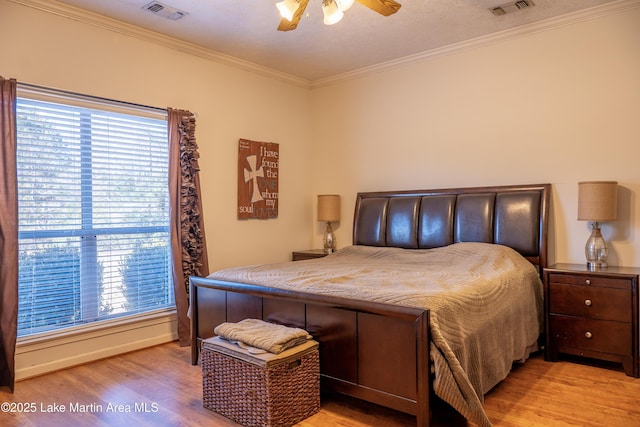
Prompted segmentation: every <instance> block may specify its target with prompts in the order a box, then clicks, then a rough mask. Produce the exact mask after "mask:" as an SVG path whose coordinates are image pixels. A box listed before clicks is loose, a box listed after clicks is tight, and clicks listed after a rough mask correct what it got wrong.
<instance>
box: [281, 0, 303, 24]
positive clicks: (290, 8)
mask: <svg viewBox="0 0 640 427" xmlns="http://www.w3.org/2000/svg"><path fill="white" fill-rule="evenodd" d="M276 7H277V8H278V11H279V12H280V16H282V17H283V18H284V19H286V20H287V21H289V22H291V20H292V19H293V15H295V13H296V12H297V11H298V8H299V7H300V3H298V1H297V0H283V1H281V2H279V3H276Z"/></svg>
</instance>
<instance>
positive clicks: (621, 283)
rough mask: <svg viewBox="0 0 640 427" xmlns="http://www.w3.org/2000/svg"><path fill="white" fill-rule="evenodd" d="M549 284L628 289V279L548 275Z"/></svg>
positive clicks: (588, 275)
mask: <svg viewBox="0 0 640 427" xmlns="http://www.w3.org/2000/svg"><path fill="white" fill-rule="evenodd" d="M549 283H562V284H566V285H583V286H597V287H605V288H617V289H627V290H628V289H629V286H630V281H629V279H620V278H613V277H603V276H596V275H590V274H587V275H575V274H549Z"/></svg>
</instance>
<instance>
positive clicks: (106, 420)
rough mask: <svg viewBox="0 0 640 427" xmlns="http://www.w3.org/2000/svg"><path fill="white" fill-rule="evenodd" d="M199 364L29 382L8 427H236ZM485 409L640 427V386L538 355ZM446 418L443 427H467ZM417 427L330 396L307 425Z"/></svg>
mask: <svg viewBox="0 0 640 427" xmlns="http://www.w3.org/2000/svg"><path fill="white" fill-rule="evenodd" d="M189 361H190V350H189V348H188V347H183V348H181V347H179V346H178V345H177V344H175V343H170V344H165V345H161V346H157V347H153V348H150V349H145V350H141V351H137V352H134V353H129V354H125V355H122V356H117V357H113V358H110V359H106V360H102V361H99V362H95V363H90V364H86V365H82V366H78V367H75V368H71V369H67V370H64V371H60V372H55V373H52V374H48V375H44V376H41V377H37V378H32V379H28V380H24V381H19V382H18V383H16V390H15V393H14V394H9V393H6V392H0V402H2V411H1V412H0V426H21V427H22V426H47V427H49V426H73V427H75V426H91V427H94V426H147V425H149V426H192V425H193V426H196V425H197V426H221V427H225V426H234V425H235V424H234V423H231V422H230V421H228V420H226V419H225V418H223V417H221V416H219V415H217V414H215V413H213V412H211V411H209V410H207V409H204V408H203V407H202V383H201V381H202V375H201V367H200V366H199V365H198V366H192V365H191V364H190V362H189ZM7 408H9V409H13V410H18V409H20V410H21V411H22V412H6V410H7ZM485 408H486V411H487V413H488V415H489V418H490V419H491V420H492V421H493V423H494V425H495V426H507V427H510V426H540V427H543V426H544V427H555V426H574V427H575V426H584V427H591V426H593V427H608V426H611V427H640V379H636V378H631V377H628V376H626V375H625V374H624V373H622V372H621V371H618V370H611V369H603V368H600V367H593V366H587V365H583V364H574V363H569V362H566V361H562V362H557V363H547V362H545V361H544V360H543V358H542V356H541V355H536V356H534V357H533V358H532V359H530V360H529V361H528V362H527V363H525V364H524V365H523V366H518V367H516V368H515V369H514V370H513V372H512V373H511V374H510V375H509V377H508V378H507V379H506V380H505V381H503V382H502V383H501V384H499V385H498V386H497V387H496V388H494V389H493V390H492V391H491V392H490V393H489V394H488V395H487V396H486V400H485ZM63 409H64V411H65V412H61V411H62V410H63ZM28 410H32V412H25V411H28ZM83 410H84V411H85V412H82V411H83ZM71 411H74V412H71ZM438 412H439V413H441V414H442V415H440V416H438V417H437V418H436V419H435V422H434V423H433V424H434V427H443V426H446V427H457V426H466V425H467V424H466V423H465V422H464V420H462V419H461V418H460V417H459V416H456V414H455V413H453V412H451V411H450V410H444V411H438ZM414 424H415V418H414V417H411V416H408V415H406V414H401V413H398V412H395V411H391V410H388V409H385V408H381V407H378V406H375V405H370V404H366V403H363V402H360V401H356V400H354V399H348V398H344V397H339V398H338V397H332V396H323V400H322V409H321V411H320V412H319V413H318V414H316V415H314V416H312V417H310V418H308V419H307V420H305V421H303V422H302V423H300V424H299V425H300V426H303V427H320V426H322V427H324V426H344V427H355V426H377V427H382V426H385V427H387V426H388V427H400V426H407V425H414Z"/></svg>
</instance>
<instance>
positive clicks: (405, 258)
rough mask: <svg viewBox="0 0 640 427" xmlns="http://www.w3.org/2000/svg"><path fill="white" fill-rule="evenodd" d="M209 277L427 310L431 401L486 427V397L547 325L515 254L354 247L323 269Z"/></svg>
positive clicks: (290, 267) (284, 266)
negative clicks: (440, 402) (440, 401)
mask: <svg viewBox="0 0 640 427" xmlns="http://www.w3.org/2000/svg"><path fill="white" fill-rule="evenodd" d="M209 277H210V278H214V279H220V280H227V281H233V282H240V283H248V284H259V285H265V286H270V287H276V288H282V289H291V290H296V291H302V292H310V293H316V294H330V295H337V296H341V297H346V298H352V299H358V300H368V301H376V302H382V303H391V304H398V305H403V306H412V307H420V308H428V309H430V329H431V340H432V342H431V358H432V361H433V366H434V370H435V379H434V383H433V388H434V391H435V393H436V394H437V395H438V396H439V397H440V398H441V399H443V400H444V401H446V402H448V403H449V404H450V405H451V406H453V407H454V408H455V409H457V410H458V411H459V412H460V413H461V414H462V415H464V416H465V417H466V418H467V419H468V420H470V421H472V422H474V423H476V424H478V425H480V426H489V425H491V423H490V421H489V419H488V418H487V416H486V414H485V412H484V409H483V408H482V402H483V398H484V394H485V393H486V392H488V391H489V390H490V389H491V388H492V387H493V386H495V385H496V384H497V383H498V382H500V381H501V380H503V379H504V378H505V377H506V376H507V375H508V373H509V372H510V370H511V366H512V363H513V362H514V361H519V360H523V359H525V358H527V357H528V356H529V353H530V351H531V350H532V349H535V348H536V345H537V339H538V336H539V334H540V332H541V330H542V324H543V323H542V322H543V320H542V319H543V314H542V313H543V312H542V283H541V281H540V278H539V276H538V273H537V272H536V269H535V268H534V267H533V265H531V264H530V263H529V262H528V261H527V260H526V259H524V258H523V257H522V256H520V255H519V254H518V253H517V252H515V251H514V250H513V249H511V248H508V247H505V246H500V245H492V244H486V243H457V244H454V245H450V246H447V247H443V248H437V249H429V250H414V249H408V250H407V249H399V248H378V247H369V246H350V247H346V248H343V249H340V250H339V251H338V252H336V253H334V254H331V255H329V256H326V257H324V258H320V259H314V260H308V261H298V262H286V263H278V264H267V265H254V266H248V267H239V268H229V269H226V270H221V271H218V272H216V273H213V274H211V275H210V276H209ZM363 279H364V280H363Z"/></svg>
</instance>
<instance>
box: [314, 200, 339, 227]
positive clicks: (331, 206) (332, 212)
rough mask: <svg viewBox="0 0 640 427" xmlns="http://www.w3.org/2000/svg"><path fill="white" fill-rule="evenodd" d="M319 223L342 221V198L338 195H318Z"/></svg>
mask: <svg viewBox="0 0 640 427" xmlns="http://www.w3.org/2000/svg"><path fill="white" fill-rule="evenodd" d="M318 221H324V222H336V221H340V196H339V195H337V194H321V195H318Z"/></svg>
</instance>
